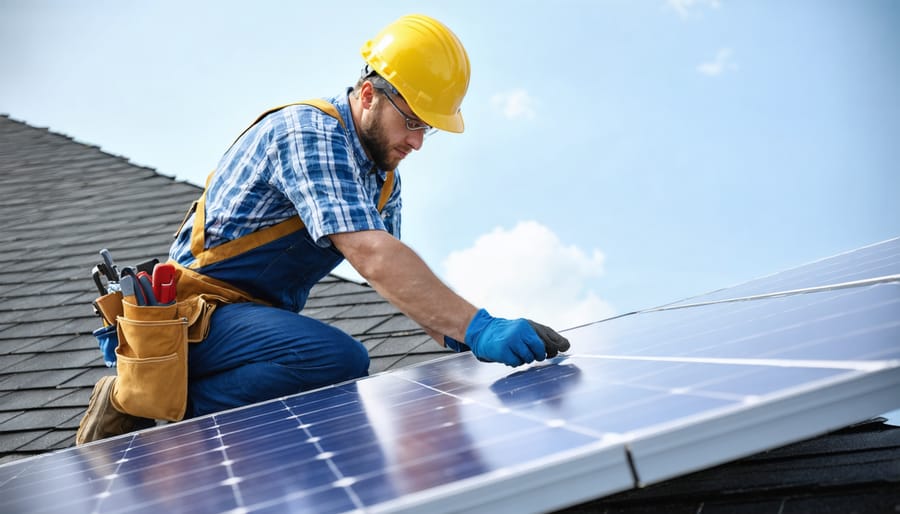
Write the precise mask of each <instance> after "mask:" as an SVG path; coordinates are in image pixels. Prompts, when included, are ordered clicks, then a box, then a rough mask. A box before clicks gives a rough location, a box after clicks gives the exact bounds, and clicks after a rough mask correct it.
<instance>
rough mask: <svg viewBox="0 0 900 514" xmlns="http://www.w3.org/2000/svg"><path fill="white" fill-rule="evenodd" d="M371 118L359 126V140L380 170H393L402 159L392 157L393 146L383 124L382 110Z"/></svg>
mask: <svg viewBox="0 0 900 514" xmlns="http://www.w3.org/2000/svg"><path fill="white" fill-rule="evenodd" d="M373 118H374V119H372V118H370V122H369V123H361V124H360V127H359V141H360V143H362V146H363V148H364V149H365V150H366V151H367V152H369V157H371V158H372V161H373V162H375V166H377V167H378V169H380V170H385V171H389V170H393V169H395V168H396V167H397V165H398V164H400V159H392V158H391V157H390V153H391V148H390V146H389V143H388V137H387V135H386V134H385V132H384V127H383V126H382V125H381V111H380V110H379V112H378V115H377V116H374V117H373Z"/></svg>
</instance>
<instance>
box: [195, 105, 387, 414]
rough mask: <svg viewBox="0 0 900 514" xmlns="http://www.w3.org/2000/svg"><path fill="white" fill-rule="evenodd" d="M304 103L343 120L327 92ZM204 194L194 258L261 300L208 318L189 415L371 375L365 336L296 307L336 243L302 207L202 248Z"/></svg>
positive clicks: (202, 270) (205, 274)
mask: <svg viewBox="0 0 900 514" xmlns="http://www.w3.org/2000/svg"><path fill="white" fill-rule="evenodd" d="M299 103H303V104H308V105H312V106H313V107H316V108H318V109H320V110H322V111H323V112H325V113H326V114H329V115H331V116H333V117H335V118H337V119H338V121H340V122H341V125H344V121H343V119H341V116H340V114H339V113H338V111H337V109H336V108H335V107H334V106H333V105H331V104H330V103H328V102H326V101H322V100H313V101H308V102H299ZM280 108H281V107H280ZM280 108H279V109H280ZM275 110H277V109H274V110H272V111H268V112H266V113H264V114H263V115H262V116H260V118H259V119H258V120H257V121H259V120H260V119H262V118H263V117H265V116H266V115H268V114H269V113H271V112H273V111H275ZM251 126H252V125H251ZM393 179H394V175H393V172H388V173H387V175H386V180H385V182H384V184H383V185H382V189H381V196H380V198H379V201H378V210H379V211H381V209H383V208H384V205H385V204H386V203H387V200H388V198H389V196H390V194H391V192H392V190H393ZM205 196H206V194H205V192H204V195H203V196H201V197H200V200H199V201H198V202H197V204H196V210H195V212H194V221H193V227H192V231H191V252H192V254H193V255H194V257H195V259H196V260H195V262H194V263H193V264H192V265H191V266H190V267H189V268H190V269H191V270H192V271H193V272H196V273H197V274H199V275H200V276H201V278H212V279H213V280H215V281H217V282H218V283H219V284H223V283H224V284H227V285H228V286H230V287H231V288H234V289H237V290H239V291H241V292H242V293H244V296H246V297H251V298H253V299H255V300H256V301H243V302H238V303H225V304H223V305H219V306H218V307H217V308H216V310H215V311H214V312H213V314H212V317H211V318H210V320H209V328H208V330H209V332H208V335H207V336H206V338H205V339H203V341H202V342H201V343H199V344H190V345H189V355H188V407H187V413H186V415H185V417H186V418H187V417H193V416H199V415H203V414H208V413H211V412H217V411H221V410H224V409H229V408H234V407H239V406H242V405H247V404H250V403H254V402H259V401H264V400H269V399H272V398H277V397H280V396H284V395H288V394H294V393H297V392H300V391H305V390H309V389H314V388H318V387H322V386H325V385H329V384H334V383H337V382H341V381H344V380H350V379H353V378H359V377H362V376H365V375H367V374H368V368H369V355H368V352H367V351H366V349H365V347H364V346H363V345H362V343H360V342H359V341H357V340H355V339H354V338H352V337H351V336H349V335H348V334H346V333H344V332H343V331H341V330H339V329H337V328H334V327H332V326H329V325H326V324H325V323H322V322H320V321H318V320H315V319H313V318H310V317H307V316H303V315H301V314H297V312H298V311H300V310H301V309H302V308H303V305H304V304H305V303H306V300H307V297H308V295H309V291H310V289H312V287H313V286H314V285H315V284H316V283H317V282H319V280H321V279H322V278H323V277H324V276H325V275H327V274H328V273H329V272H331V271H332V270H333V269H334V268H335V267H336V266H337V265H338V264H339V263H340V262H341V260H343V255H341V254H340V252H338V251H337V250H336V249H334V248H333V247H327V248H323V247H321V246H319V245H317V244H316V243H315V242H314V241H313V240H312V238H311V237H310V235H309V232H308V231H307V230H306V229H305V228H304V225H303V222H302V221H301V220H300V218H299V216H295V217H293V218H291V219H288V220H286V221H283V222H281V223H279V224H276V225H274V226H270V227H267V228H264V229H261V230H259V231H257V232H254V233H251V234H248V235H246V236H243V237H240V238H238V239H236V240H233V241H229V242H227V243H224V244H222V245H219V246H217V247H215V248H210V249H204V241H205V234H204V227H205V205H204V202H205ZM182 269H183V268H182ZM267 304H268V305H267Z"/></svg>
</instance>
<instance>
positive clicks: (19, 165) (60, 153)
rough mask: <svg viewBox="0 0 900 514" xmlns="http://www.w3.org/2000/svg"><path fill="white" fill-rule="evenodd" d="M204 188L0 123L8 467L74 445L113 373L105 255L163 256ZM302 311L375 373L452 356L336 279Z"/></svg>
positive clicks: (0, 320)
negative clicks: (103, 291) (349, 344)
mask: <svg viewBox="0 0 900 514" xmlns="http://www.w3.org/2000/svg"><path fill="white" fill-rule="evenodd" d="M201 191H202V189H201V188H200V187H198V186H195V185H193V184H189V183H186V182H181V181H177V180H175V179H173V178H171V177H166V176H163V175H161V174H159V173H157V172H156V171H154V170H152V169H149V168H145V167H142V166H137V165H135V164H133V163H131V162H129V161H128V160H127V159H125V158H123V157H119V156H115V155H111V154H109V153H106V152H104V151H102V150H101V149H100V148H98V147H96V146H91V145H87V144H84V143H80V142H77V141H74V140H72V139H71V138H69V137H66V136H63V135H60V134H56V133H53V132H51V131H49V130H46V129H42V128H36V127H32V126H30V125H28V124H26V123H23V122H20V121H16V120H13V119H11V118H9V117H8V116H0V463H3V462H6V461H9V460H13V459H17V458H21V457H27V456H30V455H34V454H38V453H41V452H45V451H47V450H55V449H59V448H65V447H68V446H71V445H72V444H74V440H75V431H76V430H77V428H78V422H79V421H80V419H81V416H82V414H83V413H84V410H85V408H86V407H87V404H88V400H89V398H90V394H91V390H92V388H93V386H94V383H96V381H97V380H98V379H99V378H100V377H101V376H103V375H111V374H114V373H115V371H114V370H113V369H109V368H106V366H105V365H104V364H103V360H102V358H101V354H100V351H99V349H98V346H97V341H96V339H95V338H94V337H93V335H91V332H92V331H93V330H94V329H96V328H98V327H99V326H100V324H99V318H97V317H96V316H95V315H94V314H93V311H92V308H91V301H92V300H93V299H94V298H95V297H96V296H97V294H96V289H95V287H94V284H93V281H92V279H91V273H90V272H91V268H92V267H93V266H94V265H96V264H97V263H98V262H100V257H99V253H98V252H99V250H100V249H101V248H108V249H109V250H110V251H111V253H112V255H113V256H114V257H115V259H116V261H118V262H121V263H138V262H141V261H143V260H145V259H148V258H152V257H156V258H159V259H160V260H165V257H166V254H167V253H168V249H169V245H170V243H171V242H172V234H173V233H174V232H175V231H176V229H177V228H178V226H179V224H180V223H181V221H182V219H183V217H184V213H185V211H186V210H187V208H188V207H189V206H190V204H191V202H192V201H193V200H195V199H196V198H197V197H198V196H199V195H200V192H201ZM303 313H304V314H306V315H309V316H312V317H315V318H318V319H321V320H323V321H325V322H328V323H331V324H333V325H335V326H337V327H339V328H341V329H343V330H344V331H346V332H348V333H350V334H351V335H353V336H354V337H356V338H357V339H359V340H360V341H362V343H363V344H364V345H365V346H366V348H368V349H369V353H370V356H371V365H370V368H369V371H370V373H376V372H380V371H384V370H387V369H392V368H396V367H400V366H406V365H408V364H412V363H416V362H421V361H422V360H427V359H431V358H433V357H435V356H437V355H440V354H442V353H444V352H446V350H444V349H443V348H441V347H440V346H439V345H437V344H435V343H434V342H433V341H431V338H430V337H428V336H427V335H426V334H425V332H424V331H423V330H422V329H421V328H420V327H419V326H418V325H416V324H415V323H413V322H412V321H411V320H410V319H409V318H407V317H406V316H404V315H403V314H401V313H400V312H399V311H398V310H397V309H395V308H394V307H393V306H391V305H390V304H389V303H387V301H385V300H384V299H383V298H382V297H381V296H379V295H378V293H376V292H375V291H374V290H373V289H372V288H371V287H369V286H368V285H365V284H358V283H356V282H353V281H351V280H347V279H343V278H340V277H338V276H334V275H331V276H328V277H326V278H325V279H324V280H322V281H321V282H320V283H319V284H318V285H316V286H315V288H314V289H313V291H312V293H311V295H310V298H309V301H308V303H307V306H306V308H305V309H304V311H303Z"/></svg>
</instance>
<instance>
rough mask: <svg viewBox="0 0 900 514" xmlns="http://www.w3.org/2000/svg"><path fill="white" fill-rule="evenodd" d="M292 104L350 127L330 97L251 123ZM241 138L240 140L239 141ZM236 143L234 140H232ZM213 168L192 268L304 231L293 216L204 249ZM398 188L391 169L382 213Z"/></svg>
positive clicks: (197, 222)
mask: <svg viewBox="0 0 900 514" xmlns="http://www.w3.org/2000/svg"><path fill="white" fill-rule="evenodd" d="M290 105H310V106H312V107H315V108H316V109H319V110H320V111H322V112H324V113H325V114H328V115H329V116H332V117H334V118H337V120H338V121H339V122H340V123H341V126H342V127H344V129H345V130H346V128H347V126H346V125H345V124H344V119H343V118H342V117H341V114H340V113H339V112H338V110H337V108H335V106H334V105H332V104H331V102H328V101H326V100H320V99H314V100H308V101H305V102H296V103H293V104H288V105H283V106H281V107H276V108H275V109H271V110H268V111H266V112H265V113H263V114H262V115H261V116H260V117H259V118H257V119H256V121H254V122H253V124H251V125H250V127H252V126H253V125H255V124H256V123H258V122H259V121H260V120H262V119H263V118H265V117H266V116H268V115H269V114H271V113H273V112H275V111H277V110H279V109H283V108H285V107H288V106H290ZM250 127H247V128H246V129H244V132H242V133H241V135H240V136H238V139H240V138H241V136H243V135H244V134H245V133H246V132H247V131H248V130H250ZM235 141H237V139H236V140H235ZM232 144H234V143H232ZM213 173H215V170H213V172H212V173H210V174H209V176H208V177H207V178H206V188H205V189H204V190H203V194H201V195H200V199H199V200H197V202H196V210H195V211H194V226H193V227H191V254H193V255H194V258H195V260H194V263H193V264H191V266H190V267H191V268H195V269H196V268H202V267H204V266H208V265H210V264H213V263H216V262H220V261H223V260H225V259H228V258H231V257H234V256H235V255H240V254H242V253H244V252H247V251H250V250H252V249H254V248H258V247H260V246H262V245H265V244H268V243H271V242H272V241H275V240H276V239H279V238H282V237H284V236H286V235H288V234H292V233H294V232H296V231H298V230H302V229H303V227H305V225H304V224H303V220H301V219H300V216H294V217H292V218H288V219H286V220H284V221H282V222H280V223H276V224H275V225H272V226H270V227H266V228H263V229H260V230H257V231H256V232H252V233H250V234H247V235H245V236H241V237H239V238H237V239H234V240H232V241H228V242H227V243H223V244H221V245H219V246H216V247H215V248H210V249H209V250H204V246H205V245H206V191H207V189H208V188H209V183H210V181H212V177H213ZM393 190H394V171H393V170H390V171H388V172H387V174H386V176H385V180H384V184H383V185H382V186H381V195H380V196H379V198H378V206H377V208H378V212H381V211H382V209H384V206H385V205H386V204H387V201H388V199H389V198H390V197H391V193H392V192H393Z"/></svg>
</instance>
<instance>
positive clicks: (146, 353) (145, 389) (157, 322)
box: [94, 263, 262, 421]
mask: <svg viewBox="0 0 900 514" xmlns="http://www.w3.org/2000/svg"><path fill="white" fill-rule="evenodd" d="M167 264H168V265H170V266H172V267H174V269H175V278H174V282H173V286H174V289H175V290H176V291H177V297H176V299H175V301H171V302H168V303H166V304H156V305H151V304H147V302H146V300H145V301H143V302H141V301H138V300H137V299H138V298H139V297H138V295H134V294H128V293H131V292H132V291H130V290H127V288H126V287H125V283H126V277H125V276H123V277H122V289H123V290H114V291H112V292H108V293H107V294H104V295H102V296H100V297H99V298H97V299H96V300H95V301H94V307H95V310H96V311H97V312H98V314H99V315H100V316H101V317H102V318H103V320H104V325H105V326H104V327H102V328H100V329H98V330H96V331H94V335H95V336H96V337H97V340H98V342H99V344H100V349H101V351H102V352H103V354H104V360H105V361H106V364H107V366H113V365H114V366H116V371H117V375H118V378H117V379H116V385H115V389H114V390H113V393H112V397H111V400H112V403H113V406H114V407H115V408H116V409H117V410H119V411H121V412H125V413H127V414H131V415H133V416H140V417H143V418H151V419H162V420H167V421H179V420H181V419H182V418H184V414H185V409H186V407H187V384H188V368H187V354H188V346H187V345H188V343H198V342H200V341H202V340H204V339H205V338H206V336H207V334H208V333H209V321H210V318H211V317H212V314H213V312H214V311H215V309H216V307H217V306H219V305H222V304H225V303H237V302H248V301H256V302H259V300H257V299H255V298H252V297H251V296H249V295H247V294H246V293H244V292H242V291H239V290H237V289H235V288H234V287H232V286H229V285H228V284H225V283H224V282H221V281H218V280H215V279H213V278H210V277H207V276H204V275H201V274H199V273H196V272H194V271H192V270H190V269H187V268H184V267H183V266H180V265H178V264H177V263H167ZM109 278H110V282H109V284H110V285H113V284H115V283H116V282H113V281H112V279H113V278H117V277H115V275H113V276H112V277H109ZM95 280H96V279H95ZM113 289H115V287H113ZM141 303H143V304H141ZM260 303H262V302H260Z"/></svg>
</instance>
